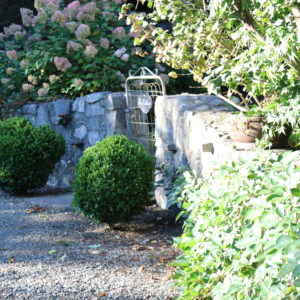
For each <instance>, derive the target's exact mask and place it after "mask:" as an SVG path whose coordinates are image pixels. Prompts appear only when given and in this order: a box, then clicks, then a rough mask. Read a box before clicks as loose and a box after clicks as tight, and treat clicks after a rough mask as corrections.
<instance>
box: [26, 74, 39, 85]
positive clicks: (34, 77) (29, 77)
mask: <svg viewBox="0 0 300 300" xmlns="http://www.w3.org/2000/svg"><path fill="white" fill-rule="evenodd" d="M27 80H28V81H29V82H30V83H31V84H33V85H37V83H38V79H37V77H36V76H34V75H29V76H28V77H27Z"/></svg>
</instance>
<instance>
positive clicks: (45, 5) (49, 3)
mask: <svg viewBox="0 0 300 300" xmlns="http://www.w3.org/2000/svg"><path fill="white" fill-rule="evenodd" d="M59 3H60V0H35V1H34V7H35V8H36V9H37V10H38V11H45V12H47V13H49V14H52V13H54V12H55V11H56V10H58V9H59Z"/></svg>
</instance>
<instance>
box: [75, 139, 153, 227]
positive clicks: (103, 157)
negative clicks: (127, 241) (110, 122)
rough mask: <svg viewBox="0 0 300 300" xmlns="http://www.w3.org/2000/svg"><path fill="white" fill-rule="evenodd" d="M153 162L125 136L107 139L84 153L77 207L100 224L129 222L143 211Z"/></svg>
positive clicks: (78, 175) (78, 177) (77, 180)
mask: <svg viewBox="0 0 300 300" xmlns="http://www.w3.org/2000/svg"><path fill="white" fill-rule="evenodd" d="M153 173H154V162H153V159H152V157H150V156H149V155H148V154H147V153H146V151H145V149H144V148H143V147H142V146H140V145H138V144H136V143H134V142H132V141H129V140H128V139H127V138H126V137H125V136H121V135H115V136H108V137H106V138H105V139H104V140H102V141H101V142H98V143H97V144H96V145H95V146H93V147H90V148H88V149H86V150H85V152H84V154H83V156H82V158H81V159H80V162H79V164H78V166H77V169H76V173H75V178H74V186H73V187H74V203H73V204H74V206H75V207H77V208H79V209H80V210H81V211H82V212H83V213H84V214H85V215H86V216H88V217H91V218H92V219H94V220H97V221H100V222H107V223H114V222H118V221H127V220H129V219H130V218H131V217H132V216H133V215H135V214H138V213H140V212H141V211H142V209H143V208H144V206H145V204H146V203H147V201H148V199H149V192H150V191H151V188H152V184H153Z"/></svg>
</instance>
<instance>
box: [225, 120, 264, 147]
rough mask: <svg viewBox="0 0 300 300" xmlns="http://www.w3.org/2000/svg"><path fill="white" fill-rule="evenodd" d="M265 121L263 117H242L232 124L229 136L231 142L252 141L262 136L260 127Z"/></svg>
mask: <svg viewBox="0 0 300 300" xmlns="http://www.w3.org/2000/svg"><path fill="white" fill-rule="evenodd" d="M264 123H265V119H264V117H260V116H255V117H246V116H245V117H244V119H242V120H240V122H239V121H236V122H234V123H233V124H232V128H231V132H230V137H231V140H232V141H233V142H238V143H254V142H255V141H256V139H260V138H261V137H262V127H263V125H264Z"/></svg>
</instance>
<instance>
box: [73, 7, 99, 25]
mask: <svg viewBox="0 0 300 300" xmlns="http://www.w3.org/2000/svg"><path fill="white" fill-rule="evenodd" d="M98 12H99V9H98V8H97V5H96V2H90V3H88V4H86V5H84V6H83V7H81V8H80V10H79V12H78V14H77V16H76V19H77V20H78V21H80V22H85V21H95V17H96V14H97V13H98Z"/></svg>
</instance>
